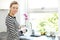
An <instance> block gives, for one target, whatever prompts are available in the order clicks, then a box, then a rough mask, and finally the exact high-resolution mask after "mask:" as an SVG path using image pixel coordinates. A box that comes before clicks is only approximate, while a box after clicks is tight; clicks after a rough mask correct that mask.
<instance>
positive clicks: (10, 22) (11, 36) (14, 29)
mask: <svg viewBox="0 0 60 40" xmlns="http://www.w3.org/2000/svg"><path fill="white" fill-rule="evenodd" d="M17 12H18V3H17V2H16V1H13V2H12V3H11V4H10V11H9V14H8V15H7V17H6V26H7V32H8V37H7V40H19V35H18V29H19V24H18V22H17V21H16V17H15V16H14V15H15V14H16V13H17Z"/></svg>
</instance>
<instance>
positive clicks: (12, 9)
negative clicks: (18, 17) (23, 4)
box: [10, 4, 18, 15]
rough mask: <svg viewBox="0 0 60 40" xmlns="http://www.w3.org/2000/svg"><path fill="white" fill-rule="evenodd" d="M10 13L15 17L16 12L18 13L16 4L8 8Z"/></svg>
mask: <svg viewBox="0 0 60 40" xmlns="http://www.w3.org/2000/svg"><path fill="white" fill-rule="evenodd" d="M10 12H11V13H12V14H13V15H15V14H16V13H17V12H18V4H13V5H12V6H11V7H10Z"/></svg>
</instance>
